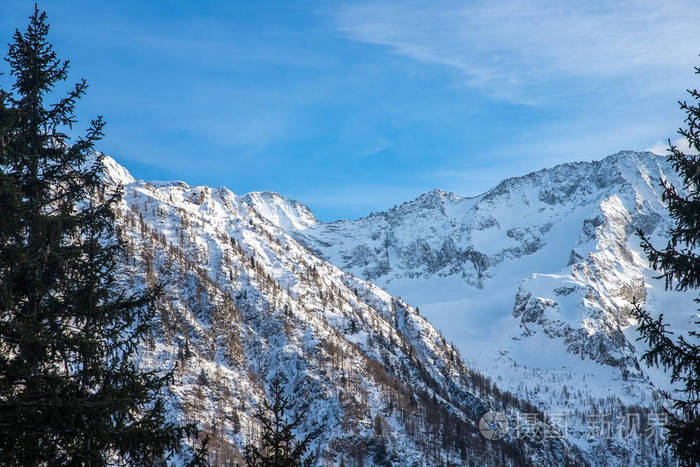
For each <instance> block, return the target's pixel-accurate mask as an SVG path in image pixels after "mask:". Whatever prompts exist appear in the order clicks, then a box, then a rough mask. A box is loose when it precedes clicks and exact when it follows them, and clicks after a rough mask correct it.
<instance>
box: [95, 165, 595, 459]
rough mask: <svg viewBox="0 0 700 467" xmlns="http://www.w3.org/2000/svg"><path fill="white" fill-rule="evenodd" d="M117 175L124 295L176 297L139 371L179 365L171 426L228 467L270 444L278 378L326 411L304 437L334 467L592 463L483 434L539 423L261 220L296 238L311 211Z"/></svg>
mask: <svg viewBox="0 0 700 467" xmlns="http://www.w3.org/2000/svg"><path fill="white" fill-rule="evenodd" d="M105 165H106V169H107V170H106V174H105V179H106V181H107V182H108V183H109V184H112V185H113V184H121V185H123V187H124V196H123V199H122V202H121V204H120V206H119V209H118V213H117V214H118V216H117V218H118V224H119V230H118V232H119V236H120V237H121V238H122V239H123V240H124V243H125V247H126V257H125V260H124V281H125V283H126V285H127V286H129V287H132V288H135V289H138V288H142V287H144V286H145V285H146V284H156V283H160V284H162V285H164V287H165V288H164V294H163V296H162V298H161V299H160V301H159V304H158V309H159V313H160V322H161V326H160V331H159V333H158V335H157V336H156V338H155V339H153V341H152V342H149V343H146V345H145V347H144V349H143V351H142V352H141V361H140V365H143V366H145V367H149V368H158V369H167V368H173V367H174V366H175V364H176V363H177V371H176V374H175V377H176V380H175V384H174V385H173V387H172V389H171V392H172V393H171V397H170V399H169V400H170V402H171V411H172V415H173V416H174V417H179V418H181V419H184V420H194V421H197V422H198V423H199V424H200V426H201V427H202V428H203V430H204V432H205V433H208V434H209V435H210V437H211V440H210V443H209V446H210V452H211V455H212V462H213V463H214V464H215V465H232V464H226V462H232V463H233V462H240V452H242V448H243V446H244V445H245V444H246V443H248V442H255V441H256V440H257V439H258V437H259V435H260V427H259V426H258V424H257V422H256V421H255V420H254V419H253V418H252V412H253V408H254V406H255V405H256V404H258V403H260V401H261V400H262V399H263V398H264V397H265V392H266V388H267V384H268V382H269V381H270V380H271V379H272V377H273V376H275V375H276V374H279V373H282V374H283V375H284V376H285V377H286V378H287V380H288V385H287V390H288V394H289V395H290V396H294V397H298V398H300V399H305V400H309V401H310V402H311V412H310V415H309V417H308V420H307V422H306V423H305V425H304V427H303V429H304V431H305V432H310V431H317V432H318V433H319V437H318V439H317V442H316V444H315V445H314V449H315V450H316V451H317V452H318V454H319V458H320V459H321V461H322V465H339V464H341V463H342V464H343V465H441V464H450V465H462V464H466V463H473V464H479V465H482V464H488V465H496V464H499V465H500V464H503V463H506V464H511V465H516V464H521V463H523V462H531V463H555V464H559V463H580V462H582V461H583V460H584V457H583V456H584V454H583V453H582V452H581V451H580V450H579V449H578V448H576V447H575V446H573V445H571V444H570V443H569V442H568V441H566V440H560V439H536V438H535V439H532V440H530V439H524V440H519V439H515V437H514V436H510V435H509V436H508V437H506V439H505V440H502V441H487V440H486V439H484V438H483V437H482V436H481V435H480V434H479V430H478V421H479V419H480V417H481V416H482V415H483V414H484V413H485V412H487V411H488V410H499V411H503V412H504V413H507V414H509V416H511V417H519V416H522V413H523V412H524V411H527V412H532V411H534V410H535V409H534V408H533V407H531V406H530V405H529V404H527V403H526V402H525V401H523V400H519V399H517V398H515V397H513V396H512V395H510V394H508V393H505V392H501V391H499V390H498V389H497V388H496V387H495V385H494V384H493V383H492V382H491V381H490V380H489V378H488V377H486V376H484V375H482V374H480V373H479V372H476V371H473V370H471V369H468V368H467V366H465V364H464V363H463V361H462V360H461V358H460V357H459V352H458V350H457V349H456V348H454V347H453V346H452V345H451V344H449V343H448V342H447V341H446V340H445V339H444V337H442V336H441V335H440V334H439V333H438V332H437V331H436V330H435V329H434V328H433V327H432V326H431V325H430V323H429V322H428V321H427V320H426V319H425V318H423V317H422V316H420V315H419V313H418V312H417V311H416V310H415V309H414V308H413V307H411V306H410V305H408V304H407V303H405V302H404V301H403V300H401V299H398V298H396V297H392V296H391V295H389V294H388V293H386V292H385V291H383V290H382V289H380V288H379V287H377V286H376V285H374V284H372V283H370V282H367V281H364V280H362V279H359V278H356V277H354V276H352V275H351V274H349V273H347V272H344V271H342V270H341V269H339V268H338V267H336V266H333V265H331V264H330V263H327V262H325V261H323V260H321V259H319V258H317V257H315V256H314V255H313V254H311V253H310V252H309V251H307V250H306V249H305V248H304V247H303V246H302V245H301V244H299V243H298V242H297V241H296V240H294V239H293V238H292V237H291V236H290V235H288V234H287V233H286V232H285V231H284V230H283V229H281V228H280V227H278V226H277V225H275V224H273V223H272V222H270V221H268V220H267V219H266V218H264V217H262V216H261V215H260V213H259V212H258V210H256V209H254V208H253V207H252V205H251V204H250V203H255V202H263V203H266V204H265V206H266V207H267V208H268V209H267V210H262V209H261V211H262V212H265V213H266V214H267V215H270V216H274V217H273V218H274V219H275V222H282V223H286V224H283V225H286V226H287V227H289V226H294V225H303V222H307V223H310V221H313V216H312V215H311V214H310V212H308V211H307V210H306V209H304V208H303V207H301V206H300V205H297V204H295V203H293V202H289V204H288V205H285V206H280V209H277V208H276V207H275V203H279V202H280V200H281V198H280V197H279V196H278V195H274V194H269V193H253V194H249V195H246V196H237V195H235V194H234V193H232V192H231V191H229V190H227V189H225V188H219V189H211V188H208V187H189V186H188V185H186V184H185V183H183V182H150V183H149V182H144V181H135V180H134V179H133V178H132V177H131V175H129V173H128V172H127V171H126V170H124V169H123V168H122V167H120V166H119V165H118V164H116V163H115V162H114V161H113V160H112V159H109V158H106V159H105ZM285 203H287V202H286V201H285ZM288 207H289V208H290V209H289V210H288V209H287V208H288ZM540 425H542V424H540ZM542 426H544V425H542Z"/></svg>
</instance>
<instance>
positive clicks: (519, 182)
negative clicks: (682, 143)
mask: <svg viewBox="0 0 700 467" xmlns="http://www.w3.org/2000/svg"><path fill="white" fill-rule="evenodd" d="M662 180H669V181H670V182H671V183H674V184H675V185H676V186H680V184H679V180H678V179H677V176H676V174H675V172H674V171H673V169H672V167H670V165H669V164H668V163H667V162H666V160H665V158H664V157H660V156H657V155H654V154H652V153H649V152H645V153H637V152H630V151H624V152H620V153H618V154H615V155H612V156H609V157H607V158H605V159H603V160H600V161H593V162H575V163H567V164H562V165H558V166H556V167H553V168H550V169H543V170H540V171H537V172H533V173H530V174H527V175H525V176H522V177H516V178H510V179H506V180H504V181H503V182H501V183H499V184H498V185H497V186H496V187H494V188H493V189H491V190H489V191H487V192H486V193H483V194H481V195H479V196H477V197H471V198H470V197H460V196H457V195H454V194H452V193H445V192H442V191H439V190H435V191H432V192H429V193H426V194H424V195H422V196H420V197H418V198H417V199H415V200H413V201H409V202H406V203H404V204H402V205H400V206H397V207H395V208H393V209H390V210H388V211H385V212H380V213H373V214H372V215H370V216H368V217H366V218H362V219H358V220H341V221H337V222H331V223H315V224H313V225H309V226H305V227H304V228H301V229H292V230H288V233H289V234H291V235H292V236H293V237H294V238H295V239H297V240H298V241H299V242H301V243H302V244H303V245H305V246H306V247H307V248H309V250H310V251H312V252H313V253H314V254H315V255H316V256H318V257H320V258H324V259H326V260H328V261H329V262H331V263H332V264H335V265H337V266H338V267H340V268H342V269H343V270H344V271H347V272H350V273H352V274H354V275H356V276H358V277H362V278H364V279H366V280H371V281H373V282H374V283H376V284H378V285H379V286H381V287H384V288H386V290H387V291H389V292H390V293H392V294H393V295H395V296H400V297H402V298H403V299H404V300H406V301H407V302H409V303H412V304H414V305H417V306H419V307H420V310H421V312H422V313H423V314H424V315H425V316H427V317H428V318H429V319H430V321H431V322H432V323H433V324H434V325H435V326H436V327H438V328H439V329H443V330H444V331H445V335H446V337H447V338H449V339H450V340H453V341H455V342H456V343H457V346H458V347H459V348H460V350H461V352H462V354H463V355H464V356H465V358H466V360H467V362H469V364H470V365H471V367H472V368H476V369H479V370H480V371H482V372H484V373H487V374H489V375H490V376H491V377H493V378H494V379H495V380H496V381H497V383H498V384H499V386H500V387H502V388H503V389H506V390H509V391H511V392H512V393H514V394H516V395H518V396H519V397H523V398H525V399H527V400H529V401H531V402H533V403H535V404H536V405H537V406H538V407H539V408H540V409H541V410H543V411H552V410H554V411H556V410H563V409H566V410H567V411H574V412H577V413H580V414H585V413H592V412H591V411H596V410H600V409H601V407H606V408H607V409H608V410H609V411H610V413H612V414H614V415H615V416H622V415H624V412H625V411H629V410H632V409H630V407H645V408H647V409H648V410H656V409H658V403H659V402H658V401H659V394H658V390H657V389H658V388H659V387H663V384H664V381H665V380H667V378H668V377H667V376H665V375H663V374H659V372H657V371H656V370H654V369H649V368H646V367H644V366H643V365H641V364H640V362H639V356H640V352H641V350H642V345H641V344H639V343H637V342H636V341H635V339H634V338H635V337H636V335H635V332H634V330H633V326H631V325H632V324H634V323H633V322H632V320H631V315H630V310H631V308H632V301H633V300H634V299H636V300H639V301H644V300H646V302H645V305H646V306H647V307H648V308H649V309H650V310H651V311H652V312H654V311H655V310H659V311H661V310H663V311H664V312H666V310H664V309H663V308H660V307H659V306H660V305H661V304H666V303H671V302H672V303H674V304H676V308H674V310H676V313H675V314H676V315H678V318H679V319H681V317H682V316H683V315H684V314H683V312H682V310H685V311H686V313H685V315H688V310H693V309H694V308H693V307H694V305H693V303H692V297H690V294H687V295H686V296H684V297H680V298H678V297H675V295H676V294H675V292H666V291H664V288H663V284H662V283H660V282H659V281H658V280H654V279H653V278H652V277H653V275H654V274H653V272H652V271H650V269H649V267H648V262H647V261H646V259H645V257H644V255H643V252H641V251H640V247H639V239H638V237H637V236H636V234H635V230H636V229H637V228H639V229H642V230H643V231H644V232H646V233H647V234H651V235H652V236H653V237H654V238H655V239H657V244H658V243H659V242H661V243H663V240H662V237H663V235H664V233H665V232H666V231H667V229H668V227H669V225H670V223H669V222H670V220H669V218H668V214H667V211H666V210H665V207H664V204H663V202H662V200H661V192H662V188H661V187H660V184H661V181H662ZM678 303H683V305H682V306H681V307H680V308H678ZM678 325H679V326H680V328H679V329H680V330H683V329H687V316H686V323H685V324H683V322H678ZM542 385H546V386H547V389H546V390H542ZM573 388H576V391H573V390H572V389H573ZM562 394H566V399H562ZM610 401H614V402H612V403H611V402H610ZM581 417H582V418H581V423H583V421H585V416H583V415H581ZM571 441H572V442H573V443H575V444H577V445H579V446H583V447H584V450H586V451H587V452H589V453H596V452H600V446H601V444H596V443H595V442H592V441H590V440H587V439H586V435H585V430H583V431H579V432H578V434H576V435H572V437H571ZM580 443H583V444H580ZM621 444H622V445H625V444H626V442H625V441H622V443H621ZM626 446H627V447H626V448H625V449H630V450H632V451H634V449H635V448H634V446H633V443H631V442H629V443H628V444H627V445H626Z"/></svg>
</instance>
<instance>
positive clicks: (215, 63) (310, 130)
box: [0, 0, 700, 220]
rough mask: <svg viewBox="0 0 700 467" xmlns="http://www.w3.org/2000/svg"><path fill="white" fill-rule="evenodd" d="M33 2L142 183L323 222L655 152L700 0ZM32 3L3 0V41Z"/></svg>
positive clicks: (672, 110)
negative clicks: (201, 187) (306, 213)
mask: <svg viewBox="0 0 700 467" xmlns="http://www.w3.org/2000/svg"><path fill="white" fill-rule="evenodd" d="M39 6H40V7H41V8H44V9H46V11H47V13H48V15H49V22H50V24H51V25H52V32H51V35H50V38H51V40H52V41H53V43H54V45H55V47H56V49H57V51H58V53H59V55H61V56H62V57H64V58H68V59H70V60H71V64H72V72H71V76H72V78H74V79H78V78H81V77H84V78H86V79H87V81H88V83H89V84H90V89H89V90H88V95H87V96H86V98H84V99H83V101H82V103H81V104H80V106H79V109H78V116H79V118H80V120H81V124H82V126H81V125H79V128H80V127H84V126H85V123H86V122H87V121H88V120H89V119H90V118H92V117H94V116H95V115H97V114H101V115H103V116H104V117H105V119H106V120H107V122H108V126H107V129H106V137H105V139H104V140H103V141H102V142H101V143H100V147H99V148H100V149H101V150H103V151H104V152H106V153H108V154H110V155H112V156H113V157H115V158H116V159H117V160H118V161H119V162H121V163H122V164H124V165H125V166H126V167H127V168H128V169H129V170H130V171H131V172H132V173H133V174H134V175H135V176H136V177H139V178H145V179H156V180H158V179H160V180H162V179H181V180H185V181H187V182H188V183H191V184H207V185H212V186H220V185H225V186H228V187H229V188H231V189H232V190H233V191H234V192H236V193H245V192H248V191H252V190H274V191H278V192H279V193H281V194H282V195H284V196H287V197H289V198H293V199H297V200H299V201H301V202H304V203H305V204H307V205H308V206H310V207H311V208H312V209H313V211H314V212H315V213H316V215H317V216H318V217H319V218H321V219H323V220H334V219H338V218H355V217H360V216H363V215H367V214H369V213H370V212H372V211H375V210H380V209H386V208H388V207H391V206H393V205H394V204H398V203H400V202H402V201H406V200H409V199H412V198H414V197H415V196H417V195H419V194H421V193H423V192H425V191H428V190H430V189H433V188H442V189H445V190H448V191H453V192H455V193H457V194H459V195H465V196H467V195H476V194H479V193H481V192H483V191H484V190H486V189H488V188H489V187H491V186H493V185H494V184H495V183H497V182H498V181H499V180H501V179H502V178H504V177H506V176H513V175H519V174H523V173H526V172H529V171H532V170H537V169H539V168H543V167H546V166H551V165H554V164H556V163H559V162H565V161H572V160H592V159H599V158H602V157H604V156H606V155H608V154H611V153H614V152H617V151H618V150H622V149H633V150H644V149H649V148H652V147H656V148H659V147H660V145H661V143H662V142H663V141H665V140H666V139H667V138H669V137H671V138H675V136H676V135H675V130H676V129H677V128H678V127H679V126H680V125H681V123H682V120H683V114H682V113H681V112H680V111H679V110H678V105H677V103H676V101H677V100H678V99H684V98H685V94H684V90H685V89H686V88H688V87H697V86H698V82H699V81H700V78H698V77H696V76H694V75H693V66H697V65H700V58H699V57H698V54H700V34H698V33H697V28H698V24H700V2H697V1H695V0H678V1H663V2H658V1H639V0H637V1H627V0H621V1H616V2H607V1H606V2H592V1H591V2H580V1H570V2H566V1H543V0H529V1H523V0H503V1H499V2H494V1H471V2H453V1H431V2H427V1H424V2H411V1H406V0H404V1H396V2H394V1H376V2H373V1H369V2H334V1H318V2H316V1H304V2H289V1H280V2H268V1H254V2H253V1H245V2H242V1H241V2H238V1H221V2H213V1H212V2H207V1H202V2H184V1H183V2H165V1H150V2H143V1H120V2H114V1H110V2H107V1H90V2H77V1H76V2H72V1H58V0H56V1H46V2H44V3H42V4H40V5H39ZM31 10H32V3H31V2H27V1H18V0H2V2H1V3H0V40H1V41H2V43H3V44H6V43H7V42H9V41H10V39H11V35H12V33H13V32H14V28H16V27H18V26H21V27H24V25H26V18H27V17H28V16H29V15H30V13H31ZM5 53H6V48H5V50H4V53H3V55H4V54H5ZM6 69H7V68H6V65H3V68H2V71H6ZM0 82H4V83H5V84H6V83H7V77H4V78H0Z"/></svg>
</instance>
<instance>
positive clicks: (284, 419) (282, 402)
mask: <svg viewBox="0 0 700 467" xmlns="http://www.w3.org/2000/svg"><path fill="white" fill-rule="evenodd" d="M286 382H287V381H286V379H285V378H284V376H282V375H277V376H275V378H273V380H272V381H271V382H270V398H269V399H270V400H266V401H264V402H263V405H262V406H260V407H258V408H257V410H256V412H255V418H257V419H258V420H259V421H260V423H261V424H262V438H261V445H260V447H259V448H258V447H256V446H254V445H252V444H249V445H247V446H246V448H245V461H246V465H247V466H249V467H253V466H262V467H301V466H303V467H308V466H311V465H314V462H315V461H316V457H315V456H314V455H313V454H309V455H307V456H306V457H304V454H306V451H307V450H308V448H309V444H310V443H311V441H312V440H313V439H314V438H315V437H316V436H317V434H316V433H315V432H312V433H310V434H308V435H306V436H305V437H304V438H303V439H302V440H301V441H297V440H296V438H295V436H294V430H296V429H297V428H298V427H299V425H300V424H301V423H302V422H303V421H304V418H305V417H306V414H307V412H308V405H307V404H305V403H301V404H299V403H295V402H293V401H292V400H290V399H289V398H288V397H286V396H285V395H284V384H286ZM287 412H290V416H289V417H288V416H287Z"/></svg>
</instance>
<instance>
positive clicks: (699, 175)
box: [634, 68, 700, 465]
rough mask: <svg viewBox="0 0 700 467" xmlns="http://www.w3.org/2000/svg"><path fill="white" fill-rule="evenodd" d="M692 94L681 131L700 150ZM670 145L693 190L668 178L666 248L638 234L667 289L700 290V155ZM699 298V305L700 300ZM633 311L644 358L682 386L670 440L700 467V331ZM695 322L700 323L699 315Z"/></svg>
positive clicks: (699, 116) (699, 97)
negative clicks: (671, 326)
mask: <svg viewBox="0 0 700 467" xmlns="http://www.w3.org/2000/svg"><path fill="white" fill-rule="evenodd" d="M695 72H696V74H700V68H695ZM688 92H689V93H690V95H691V97H692V98H693V99H694V100H695V102H696V104H695V105H693V102H692V101H691V103H690V104H688V103H687V102H680V103H679V104H680V106H681V109H683V110H684V111H685V112H686V119H685V123H686V125H687V128H681V129H680V130H678V133H679V134H680V135H681V136H683V137H684V138H685V139H687V140H688V141H689V142H690V145H691V147H692V148H694V150H695V151H700V105H698V103H699V102H700V93H699V92H698V91H697V90H692V91H691V90H688ZM669 146H670V148H669V156H668V161H669V162H670V163H671V164H672V165H673V168H674V169H675V170H676V172H678V173H679V174H680V176H681V178H682V179H683V183H684V188H685V190H687V193H688V194H687V195H684V194H682V193H680V192H678V190H676V188H675V187H673V186H672V185H671V184H670V183H668V182H667V181H664V182H663V188H664V193H663V199H664V201H665V202H666V205H667V207H668V211H669V214H670V216H671V218H672V219H673V222H674V226H673V228H672V229H671V230H670V232H669V234H670V239H669V241H668V243H667V245H666V246H665V248H663V249H657V248H655V247H654V246H653V245H652V244H651V242H650V240H649V238H648V237H647V236H645V235H644V233H643V232H641V231H638V234H639V235H640V236H641V238H642V247H643V248H644V251H645V252H646V254H647V256H648V258H649V261H650V263H651V265H652V267H653V268H654V270H656V271H660V272H661V275H660V276H659V278H664V279H665V280H666V289H667V290H668V289H673V290H677V291H686V290H688V289H698V288H700V251H699V250H700V248H699V247H700V192H699V191H698V190H700V156H698V155H693V154H686V153H684V152H683V150H682V149H681V148H679V147H677V146H674V145H673V144H671V142H670V141H669ZM695 301H696V302H698V303H700V298H697V299H695ZM634 314H635V316H636V318H637V319H638V320H639V332H640V335H641V337H640V339H641V340H643V341H645V342H646V343H647V344H648V345H649V350H648V351H647V352H645V354H644V356H643V359H644V360H645V361H646V362H647V363H648V364H649V365H653V366H657V367H658V366H661V367H663V368H664V369H665V370H670V371H671V382H672V383H675V384H678V385H679V386H681V387H680V388H679V389H678V390H677V391H675V395H670V394H667V395H666V396H667V397H668V398H669V400H670V401H671V402H672V406H673V408H674V411H670V412H668V417H669V422H668V424H667V425H666V427H667V429H668V437H667V442H668V443H669V445H670V447H671V449H672V451H673V453H674V454H675V456H676V457H677V458H678V460H679V461H681V463H682V464H684V465H696V464H695V463H696V462H698V460H700V414H699V413H698V412H699V411H698V408H699V404H700V346H699V345H698V339H699V338H700V333H698V331H697V329H692V330H690V331H689V333H688V337H687V338H686V337H684V336H678V337H672V335H673V333H672V332H670V331H669V330H667V329H666V327H667V326H668V325H667V324H666V323H664V322H663V314H662V315H660V316H659V317H658V318H656V319H654V318H653V317H652V316H650V315H649V313H648V312H647V311H645V310H642V309H641V307H640V306H639V305H636V306H635V310H634ZM694 325H695V326H698V325H700V319H698V315H697V314H696V315H695V317H694Z"/></svg>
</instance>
